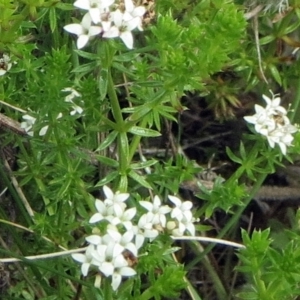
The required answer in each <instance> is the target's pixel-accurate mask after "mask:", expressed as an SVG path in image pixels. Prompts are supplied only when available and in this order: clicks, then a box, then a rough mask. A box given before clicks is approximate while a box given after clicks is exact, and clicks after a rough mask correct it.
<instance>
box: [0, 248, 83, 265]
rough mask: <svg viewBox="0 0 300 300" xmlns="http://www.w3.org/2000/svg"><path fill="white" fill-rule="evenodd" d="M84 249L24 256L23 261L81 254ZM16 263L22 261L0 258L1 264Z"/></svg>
mask: <svg viewBox="0 0 300 300" xmlns="http://www.w3.org/2000/svg"><path fill="white" fill-rule="evenodd" d="M86 249H87V247H83V248H78V249H72V250H67V251H59V252H52V253H47V254H40V255H32V256H24V259H28V260H37V259H46V258H53V257H59V256H64V255H69V254H72V253H79V252H83V251H85V250H86ZM17 261H22V259H20V258H11V257H9V258H0V262H2V263H11V262H17Z"/></svg>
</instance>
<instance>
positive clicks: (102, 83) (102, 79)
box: [99, 68, 108, 101]
mask: <svg viewBox="0 0 300 300" xmlns="http://www.w3.org/2000/svg"><path fill="white" fill-rule="evenodd" d="M107 84H108V69H106V68H101V71H100V76H99V92H100V100H101V101H103V100H104V99H105V97H106V94H107Z"/></svg>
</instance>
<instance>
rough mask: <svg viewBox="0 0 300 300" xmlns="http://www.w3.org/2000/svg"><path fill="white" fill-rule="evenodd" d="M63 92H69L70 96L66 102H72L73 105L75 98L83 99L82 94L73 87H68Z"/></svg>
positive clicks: (66, 98)
mask: <svg viewBox="0 0 300 300" xmlns="http://www.w3.org/2000/svg"><path fill="white" fill-rule="evenodd" d="M61 91H62V92H69V95H67V96H66V97H65V101H66V102H71V103H73V100H74V98H79V97H81V94H80V93H78V92H77V91H76V90H75V89H73V88H71V87H67V88H64V89H62V90H61Z"/></svg>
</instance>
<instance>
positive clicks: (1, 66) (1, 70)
mask: <svg viewBox="0 0 300 300" xmlns="http://www.w3.org/2000/svg"><path fill="white" fill-rule="evenodd" d="M11 66H12V64H11V62H10V57H9V56H8V55H7V54H3V55H2V57H0V76H3V75H4V74H5V73H6V72H7V71H9V70H10V68H11Z"/></svg>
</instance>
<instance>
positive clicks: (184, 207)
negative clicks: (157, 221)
mask: <svg viewBox="0 0 300 300" xmlns="http://www.w3.org/2000/svg"><path fill="white" fill-rule="evenodd" d="M168 198H169V200H170V201H171V202H173V203H174V204H175V207H174V208H173V209H172V212H171V218H174V219H177V220H178V221H181V220H182V219H183V218H186V219H187V220H190V219H192V212H191V208H192V207H193V203H192V202H191V201H184V202H182V201H181V200H180V199H179V198H177V197H175V196H170V195H169V196H168Z"/></svg>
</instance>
